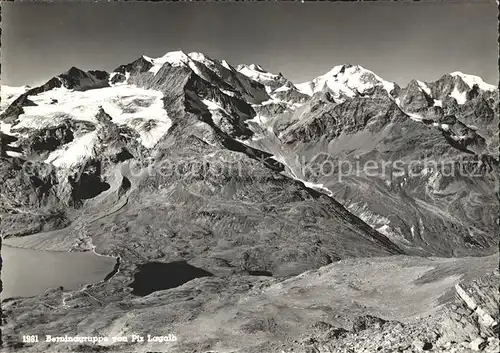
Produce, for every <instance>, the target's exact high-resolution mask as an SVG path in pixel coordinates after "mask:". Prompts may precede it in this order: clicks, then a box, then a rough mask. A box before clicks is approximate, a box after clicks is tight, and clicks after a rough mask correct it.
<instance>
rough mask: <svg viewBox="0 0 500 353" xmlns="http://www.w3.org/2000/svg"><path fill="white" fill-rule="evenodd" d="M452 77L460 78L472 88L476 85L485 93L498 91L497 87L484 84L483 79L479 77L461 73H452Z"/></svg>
mask: <svg viewBox="0 0 500 353" xmlns="http://www.w3.org/2000/svg"><path fill="white" fill-rule="evenodd" d="M450 75H451V76H454V77H460V78H461V79H462V80H463V81H464V82H465V83H466V84H467V86H469V87H470V88H472V87H473V86H474V85H478V87H479V89H481V90H483V91H494V90H496V89H497V87H496V86H494V85H490V84H489V83H486V82H484V81H483V79H482V78H481V77H479V76H475V75H469V74H464V73H463V72H460V71H455V72H451V73H450Z"/></svg>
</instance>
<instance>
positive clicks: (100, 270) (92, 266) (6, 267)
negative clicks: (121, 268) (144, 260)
mask: <svg viewBox="0 0 500 353" xmlns="http://www.w3.org/2000/svg"><path fill="white" fill-rule="evenodd" d="M115 265H116V259H115V258H113V257H108V256H99V255H97V254H95V253H93V252H85V253H82V252H59V251H39V250H31V249H21V248H14V247H10V246H7V245H2V281H3V292H2V294H1V297H2V299H6V298H10V297H18V296H19V297H29V296H34V295H38V294H42V293H44V292H45V291H46V290H47V289H50V288H57V287H61V286H62V287H63V288H64V290H75V289H78V288H80V287H83V286H84V285H86V284H90V283H96V282H99V281H102V280H103V279H104V278H106V276H108V275H109V274H110V273H112V271H113V270H114V268H115Z"/></svg>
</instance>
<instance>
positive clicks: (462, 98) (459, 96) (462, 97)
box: [450, 87, 467, 105]
mask: <svg viewBox="0 0 500 353" xmlns="http://www.w3.org/2000/svg"><path fill="white" fill-rule="evenodd" d="M450 96H451V97H453V98H455V100H456V101H457V103H458V104H460V105H462V104H464V103H465V102H466V101H467V95H466V92H459V91H458V88H457V87H455V88H454V89H453V91H452V92H451V93H450Z"/></svg>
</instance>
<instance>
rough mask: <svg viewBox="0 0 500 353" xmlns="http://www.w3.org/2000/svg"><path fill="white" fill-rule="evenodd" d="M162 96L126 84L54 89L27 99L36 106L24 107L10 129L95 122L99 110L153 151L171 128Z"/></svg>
mask: <svg viewBox="0 0 500 353" xmlns="http://www.w3.org/2000/svg"><path fill="white" fill-rule="evenodd" d="M162 97H163V94H162V93H161V92H158V91H154V90H147V89H143V88H137V87H135V86H133V85H126V84H125V85H124V84H122V85H115V86H112V87H105V88H99V89H93V90H88V91H83V92H81V91H72V90H68V89H66V88H55V89H53V90H50V91H47V92H44V93H41V94H38V95H33V96H30V97H29V99H30V100H31V101H32V102H34V103H35V104H36V106H26V107H23V109H24V114H22V115H20V116H19V123H17V124H16V125H13V126H11V127H10V129H12V130H16V129H21V128H29V129H42V128H47V127H50V126H56V125H57V124H59V123H60V122H61V121H62V120H64V119H67V118H70V119H74V120H83V121H89V122H93V123H97V120H96V118H95V116H96V114H97V113H98V112H99V108H100V107H102V108H103V109H104V111H105V112H106V113H107V114H108V115H110V116H111V118H112V120H113V122H114V123H116V124H118V125H127V126H129V127H131V128H133V129H135V130H136V131H137V132H138V133H139V134H140V136H141V141H140V142H141V143H142V144H143V145H144V146H145V147H147V148H152V147H154V145H155V144H156V143H157V142H158V140H159V139H160V138H161V137H162V136H163V135H165V134H166V132H167V131H168V129H169V128H170V126H171V121H170V119H169V117H168V116H167V112H166V111H165V109H163V102H162ZM5 129H7V127H5Z"/></svg>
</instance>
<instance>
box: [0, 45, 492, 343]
mask: <svg viewBox="0 0 500 353" xmlns="http://www.w3.org/2000/svg"><path fill="white" fill-rule="evenodd" d="M10 91H12V90H10ZM16 92H18V93H19V94H20V95H19V96H18V97H17V98H14V97H13V96H12V94H11V95H9V96H8V99H9V105H8V106H6V107H5V109H4V110H3V111H2V113H1V114H0V128H1V132H0V147H1V149H0V152H1V153H0V155H1V157H0V169H1V170H0V173H1V175H2V176H3V178H2V181H1V182H0V187H1V190H2V194H1V197H2V198H1V203H0V212H1V214H0V217H1V218H0V222H1V223H0V231H1V235H2V238H3V239H4V241H5V242H6V243H8V244H9V245H13V246H20V247H29V248H33V249H43V250H58V251H87V250H95V251H97V252H98V253H102V254H107V255H113V256H116V257H118V258H119V259H120V260H119V272H118V273H116V274H115V275H114V276H112V277H110V278H109V279H108V280H106V281H103V282H102V283H99V284H96V285H90V286H88V287H86V288H84V289H83V290H82V291H78V292H76V293H67V292H64V290H63V292H61V290H54V291H49V292H48V293H46V294H44V295H41V296H39V297H36V298H26V299H12V300H6V301H4V303H3V306H4V307H5V308H6V322H7V324H6V326H5V334H6V341H7V342H8V346H7V347H8V348H9V349H12V350H16V349H23V350H27V351H41V350H44V349H45V350H47V349H49V350H51V351H55V352H58V351H60V352H62V351H67V350H68V349H75V350H77V351H92V349H102V350H109V351H114V350H116V351H117V350H120V349H131V350H132V351H147V350H151V349H153V350H154V349H156V348H157V347H156V346H154V345H142V346H141V347H139V346H135V345H134V346H133V347H132V346H129V345H125V346H120V345H115V346H112V347H107V346H106V347H100V348H96V347H94V348H92V347H87V346H81V347H73V346H72V347H68V346H66V345H64V344H52V345H50V344H49V345H36V346H30V347H28V346H22V345H19V344H18V343H16V342H17V341H16V337H17V335H19V333H20V332H27V331H30V330H35V329H36V331H37V332H39V334H40V335H42V333H43V332H47V331H46V328H44V327H46V325H47V323H48V322H51V325H50V326H51V331H53V330H55V331H57V332H60V333H62V334H64V333H67V334H72V335H75V334H77V333H85V334H93V335H94V334H105V335H118V334H132V333H133V332H135V331H134V330H137V329H138V328H140V327H141V325H144V324H145V323H147V325H146V326H148V327H150V328H151V329H152V328H158V330H160V331H162V332H167V331H170V332H175V329H178V330H180V332H179V334H180V335H181V336H184V337H185V336H186V335H187V333H191V335H192V332H196V333H197V334H196V335H194V336H196V337H198V338H196V337H194V336H193V335H192V338H189V339H188V338H185V339H184V341H183V342H179V343H178V345H175V348H174V350H173V352H174V351H175V352H177V351H178V352H188V351H189V352H191V351H192V352H195V351H197V352H208V351H221V352H222V351H227V350H228V349H229V350H237V349H238V351H241V352H247V351H248V352H252V351H255V352H257V351H259V352H263V351H264V352H267V351H269V352H275V351H276V352H278V351H281V350H285V348H286V349H288V348H287V347H291V346H295V347H296V348H297V347H299V346H300V347H302V348H304V346H303V345H302V343H300V344H299V346H296V344H297V342H293V339H291V337H299V336H300V335H303V334H306V332H308V330H309V329H310V328H309V326H308V325H310V324H314V322H313V321H312V319H315V320H316V319H317V321H325V320H324V319H325V317H328V318H329V320H330V319H331V320H334V318H335V317H334V316H332V315H333V314H332V312H333V309H332V308H335V307H336V308H341V307H345V309H343V312H342V314H341V315H340V317H338V318H335V320H336V321H335V320H334V321H335V325H337V324H338V325H340V324H341V323H342V324H343V325H344V326H339V327H343V329H342V330H344V331H342V330H340V329H339V330H340V331H339V334H338V336H339V337H344V336H345V337H347V338H345V340H346V341H345V342H349V344H348V345H349V346H352V344H351V343H350V342H351V341H352V340H354V341H356V340H357V338H356V337H358V336H355V335H354V336H353V334H352V332H351V331H346V330H348V328H347V326H345V325H346V323H345V322H344V321H345V320H348V319H349V320H351V319H352V316H353V315H354V314H356V315H357V314H359V315H361V314H370V315H378V316H380V317H383V318H384V320H396V321H404V322H409V323H408V325H413V324H412V322H413V323H414V324H415V325H416V323H415V322H414V321H412V320H413V319H414V317H415V316H418V315H421V314H423V313H422V312H421V310H422V307H423V306H426V305H427V306H429V311H428V312H427V311H426V312H425V313H426V314H428V313H432V314H434V313H435V312H437V311H439V312H440V313H441V311H442V310H443V308H442V307H441V305H437V303H436V302H434V301H433V300H434V299H436V300H437V299H438V298H440V297H441V296H443V298H444V299H443V302H442V303H443V304H444V303H449V302H450V297H449V295H448V294H449V291H450V290H452V289H453V286H454V285H455V284H456V283H458V281H459V277H460V276H464V277H466V278H471V279H473V278H475V277H478V276H482V275H484V274H485V273H486V272H488V271H489V270H491V269H492V268H493V265H492V263H493V262H494V261H496V258H494V257H491V256H490V257H487V258H477V259H473V258H463V259H449V260H447V259H438V260H435V261H436V263H434V262H432V261H434V260H427V259H423V258H419V257H394V255H401V254H408V255H426V256H428V255H430V256H446V257H451V256H466V255H482V256H484V255H489V254H492V253H493V252H495V251H496V245H497V241H498V238H497V237H498V230H499V229H498V222H497V217H498V216H497V210H498V208H497V201H496V195H495V191H494V190H495V189H494V186H495V185H497V184H498V158H497V156H495V155H494V154H493V153H492V151H494V149H495V148H497V147H498V136H497V135H498V129H497V125H498V91H496V90H495V89H494V88H492V87H491V86H489V85H487V84H485V83H484V82H482V80H480V79H479V78H477V77H475V76H467V75H463V74H458V73H453V74H450V75H445V76H443V78H442V79H440V80H438V81H436V82H434V83H427V84H424V83H421V82H420V81H412V82H411V83H410V84H409V85H408V87H405V88H400V87H398V86H397V85H395V84H393V83H390V82H388V81H385V80H383V79H382V78H380V77H379V76H377V75H376V74H374V73H373V72H371V71H369V70H366V69H364V68H362V67H360V66H353V65H341V66H337V67H335V68H334V69H332V70H331V71H330V72H328V73H327V74H325V75H323V76H320V77H318V78H316V79H314V80H312V81H311V82H308V83H305V84H300V85H294V84H293V83H291V82H290V81H289V80H287V79H286V78H285V77H283V75H281V74H278V75H276V74H272V73H269V72H267V71H265V70H264V69H263V68H262V67H260V66H258V65H240V66H237V67H234V66H231V65H230V64H228V63H227V62H226V61H224V60H215V59H212V58H209V57H207V56H206V55H204V54H201V53H189V54H186V53H183V52H171V53H167V54H166V55H164V56H162V57H160V58H150V57H148V56H141V57H140V58H138V59H137V60H135V61H134V62H132V63H129V64H124V65H120V66H118V67H117V68H116V69H115V70H114V71H113V72H110V73H107V72H103V71H88V72H85V71H83V70H80V69H77V68H71V69H70V70H68V71H67V72H65V73H63V74H61V75H59V76H57V77H54V78H52V79H51V80H49V81H48V82H47V83H46V84H44V85H42V86H40V87H35V88H26V89H23V90H18V91H16ZM2 97H3V94H2ZM495 124H496V125H495ZM426 159H430V160H432V161H434V162H439V163H438V165H437V166H436V167H435V168H433V169H431V168H429V167H428V166H427V165H424V166H423V167H422V164H423V163H422V162H423V161H425V160H426ZM369 161H372V162H373V161H378V162H381V161H385V162H391V163H389V164H390V165H391V169H389V171H388V172H387V171H378V172H377V173H376V175H372V174H370V175H368V172H367V171H366V169H363V170H361V172H359V173H358V172H356V173H353V170H350V171H348V173H347V172H346V171H345V170H344V169H343V168H345V167H346V166H347V163H350V165H354V164H356V163H358V164H360V163H361V164H367V163H370V162H369ZM396 161H398V163H402V166H399V168H402V170H403V171H406V172H401V170H399V169H398V170H396V171H394V169H395V165H394V163H395V162H396ZM444 162H446V163H444ZM450 165H451V166H457V168H462V169H465V170H466V171H468V173H466V172H455V173H451V174H450V173H449V171H448V170H445V169H443V168H449V166H450ZM325 168H327V169H325ZM328 168H329V169H328ZM462 169H460V170H462ZM471 171H473V172H474V173H471ZM410 172H411V173H410ZM373 257H377V259H378V260H377V259H375V258H373ZM357 258H367V260H366V262H363V261H365V260H359V261H360V262H358V260H355V259H357ZM345 259H350V260H348V262H347V264H346V265H343V264H344V261H345ZM368 259H370V260H368ZM339 261H341V262H342V264H340V263H339ZM429 261H431V262H430V263H429ZM322 266H328V267H322ZM320 267H322V268H321V269H320V270H317V271H318V272H305V273H304V271H315V270H316V269H318V268H320ZM406 267H408V268H409V269H411V271H413V272H412V273H413V274H415V273H422V275H423V273H426V271H430V273H432V271H431V268H436V269H442V271H444V272H439V276H437V277H439V280H436V281H437V282H436V283H434V282H432V284H431V285H428V284H427V283H424V282H418V280H417V279H416V278H414V279H413V280H415V281H416V282H415V283H413V282H412V283H409V282H408V281H409V280H410V279H411V278H412V277H411V276H409V275H408V272H407V271H410V270H405V268H406ZM152 268H154V269H155V271H157V273H164V275H163V276H162V277H161V278H156V277H155V276H154V275H153V278H152V279H149V280H144V278H146V279H147V278H149V276H150V275H149V274H148V273H149V272H148V271H153V270H151V269H152ZM420 269H425V271H424V270H422V271H423V272H420ZM336 270H340V271H341V273H344V275H342V276H341V277H339V278H337V279H336V281H337V282H338V285H339V286H340V287H342V288H344V287H345V288H344V292H342V291H341V292H339V293H340V294H338V295H339V296H338V297H335V296H334V297H333V299H332V298H329V296H331V294H332V291H335V290H337V289H335V288H333V287H331V285H330V284H329V280H330V279H331V277H332V276H336V275H335V272H334V271H336ZM158 271H159V272H158ZM162 271H165V272H162ZM172 271H174V272H176V271H177V272H179V271H181V272H182V271H186V272H187V273H191V274H192V275H189V276H187V277H186V278H181V279H179V280H178V281H177V282H175V283H174V284H173V283H170V282H169V280H168V278H169V277H170V276H171V274H172ZM369 271H372V272H373V274H372V275H368V272H369ZM377 271H382V272H384V276H387V277H384V278H385V279H381V280H379V281H378V280H377V281H375V282H374V283H372V284H370V279H368V277H370V278H372V277H374V274H375V273H378V272H377ZM405 271H406V272H405ZM436 271H437V270H436ZM485 271H486V272H485ZM153 272H154V271H153ZM316 276H319V278H320V280H319V282H317V284H315V286H317V288H316V289H318V290H319V291H320V292H321V293H324V294H321V295H319V294H318V295H317V296H316V294H315V297H314V298H312V297H311V293H313V292H310V291H309V289H308V288H309V286H311V283H314V282H315V278H316ZM405 276H406V277H405ZM429 276H431V275H429ZM198 277H200V278H198ZM354 278H359V281H360V283H358V284H355V283H350V282H349V281H354ZM337 282H336V283H337ZM141 283H142V284H141ZM151 283H154V285H152V284H151ZM349 283H350V284H349ZM405 286H407V287H408V288H416V289H418V290H421V293H420V294H419V295H422V296H421V297H415V296H413V294H412V293H410V291H409V290H408V288H406V287H405ZM413 286H414V287H413ZM268 287H269V291H270V292H269V291H268V290H267V289H266V290H264V289H265V288H268ZM402 288H406V289H404V290H403V289H402ZM419 288H420V289H419ZM311 290H312V289H311ZM400 290H402V292H401V293H400V292H398V291H400ZM262 291H264V292H265V293H264V292H262ZM395 292H397V293H399V294H398V295H401V296H403V297H405V298H406V299H405V300H406V303H410V302H412V301H413V300H414V301H415V304H414V305H415V307H414V310H413V311H412V312H410V311H411V310H410V311H408V309H405V308H403V307H401V308H399V309H397V310H394V311H393V312H391V310H390V309H389V304H388V303H387V302H386V301H384V300H386V299H390V298H392V300H395V299H394V298H396V297H395V296H394V293H395ZM82 293H85V294H88V296H82V295H80V294H82ZM138 293H142V294H138ZM272 293H274V294H272ZM307 293H309V295H306V294H307ZM314 293H318V292H314ZM355 293H358V294H359V295H360V298H359V301H358V302H356V303H354V302H353V303H351V304H352V305H351V304H349V305H347V306H346V303H347V302H345V300H347V301H351V300H352V298H353V297H356V295H357V294H355ZM377 293H381V296H380V297H378V296H377ZM384 293H392V295H393V296H392V297H391V296H388V297H387V298H386V299H384ZM417 294H418V293H417ZM263 295H264V297H263ZM270 295H271V297H272V298H274V299H272V300H271V299H270V297H269V296H270ZM280 296H286V297H288V298H289V299H290V300H291V301H292V302H293V300H295V299H294V298H296V299H297V302H295V304H290V303H285V301H284V300H282V299H279V298H280ZM373 296H374V297H373ZM426 296H428V297H426ZM61 298H63V299H62V301H61ZM92 298H93V299H92ZM370 298H371V299H370ZM373 298H375V299H373ZM430 298H433V299H432V300H431V299H430ZM323 299H324V300H323ZM322 301H324V302H323V303H322V304H319V303H320V302H322ZM313 302H315V303H316V304H317V306H314V305H313ZM403 302H404V301H402V302H401V303H403ZM245 303H247V304H245ZM258 305H263V306H262V307H263V308H266V307H267V308H270V309H272V310H270V311H268V312H267V313H266V315H263V314H264V311H252V309H251V308H252V307H255V308H256V307H257V306H258ZM294 305H298V307H301V308H302V311H297V307H294ZM488 305H489V306H488V309H485V310H490V311H491V303H490V304H488ZM370 306H372V307H371V309H370V310H368V309H367V308H370ZM47 308H50V311H49V312H47V311H46V310H47ZM306 309H307V310H306ZM372 309H373V310H372ZM438 309H439V310H438ZM26 310H29V311H30V312H31V313H32V315H33V316H32V318H30V319H28V318H27V317H25V316H23V315H22V314H21V313H22V312H23V311H26ZM262 310H265V309H262ZM316 310H318V311H317V314H316ZM203 311H206V312H207V313H206V314H203ZM130 312H133V314H130ZM161 312H165V313H166V312H168V313H169V315H170V316H171V317H170V318H168V319H166V318H165V315H156V313H161ZM174 313H175V314H174ZM271 314H272V315H271ZM276 315H278V316H276ZM359 315H358V316H359ZM35 317H36V320H35V319H33V318H35ZM276 317H277V318H278V319H276ZM217 318H219V319H217ZM165 320H166V321H168V322H166V321H165ZM210 320H216V322H218V323H219V324H220V325H214V324H213V323H210ZM276 320H278V321H279V322H276ZM342 320H344V321H342ZM370 320H371V319H370ZM374 320H375V319H374ZM495 320H496V319H495ZM281 321H282V322H281ZM497 321H498V320H497ZM325 322H327V321H325ZM370 322H371V321H370ZM374 322H379V321H377V320H375V321H374ZM380 322H382V321H380ZM222 325H224V326H226V327H227V329H223V328H222ZM317 325H319V326H318V327H320V326H321V327H323V326H324V327H327V328H329V327H330V326H328V325H333V324H331V323H329V324H328V325H326V326H325V325H323V324H321V323H320V324H317ZM322 325H323V326H322ZM384 325H385V324H384ZM384 325H382V323H380V325H379V326H380V327H382V326H383V327H386V326H384ZM390 325H392V326H391V327H399V328H398V329H400V328H401V327H402V326H401V327H400V326H398V325H400V324H399V323H394V325H393V324H392V323H391V324H390ZM365 326H366V325H365ZM324 327H323V328H324ZM405 327H406V326H405ZM409 327H413V326H409ZM401 329H402V330H403V329H406V328H401ZM335 330H336V329H335ZM384 330H385V329H384ZM146 331H147V330H146ZM336 332H337V331H336ZM422 332H423V331H422ZM242 333H244V334H247V335H248V336H247V338H245V339H244V340H241V341H240V340H239V339H237V337H238V336H241V334H242ZM274 334H278V336H279V337H280V339H278V340H275V339H271V335H274ZM488 334H490V333H488ZM335 335H337V334H335ZM413 336H414V335H413ZM413 336H411V335H409V336H408V337H413ZM342 339H344V338H342ZM349 340H351V341H349ZM217 341H219V343H216V342H217ZM358 341H359V342H363V339H362V338H360V339H359V340H358ZM346 344H347V343H346ZM131 347H132V348H131ZM162 347H163V348H164V347H166V346H162ZM302 348H301V349H302ZM304 349H317V348H314V347H313V348H304ZM318 349H319V348H318ZM121 351H123V350H121ZM312 351H314V350H312Z"/></svg>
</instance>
